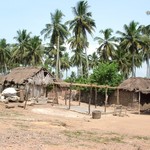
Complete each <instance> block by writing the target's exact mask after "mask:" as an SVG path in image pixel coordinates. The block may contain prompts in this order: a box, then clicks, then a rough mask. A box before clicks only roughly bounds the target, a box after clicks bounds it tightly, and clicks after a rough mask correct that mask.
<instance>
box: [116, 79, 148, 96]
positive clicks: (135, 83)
mask: <svg viewBox="0 0 150 150" xmlns="http://www.w3.org/2000/svg"><path fill="white" fill-rule="evenodd" d="M118 88H119V89H123V90H127V91H134V92H142V93H150V78H142V77H135V78H129V79H127V80H125V81H123V82H122V83H121V84H120V85H119V87H118Z"/></svg>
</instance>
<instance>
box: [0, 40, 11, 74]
mask: <svg viewBox="0 0 150 150" xmlns="http://www.w3.org/2000/svg"><path fill="white" fill-rule="evenodd" d="M10 57H11V56H10V47H9V44H7V42H6V39H1V40H0V62H1V66H0V69H1V71H2V73H4V74H5V73H7V65H8V62H9V60H10Z"/></svg>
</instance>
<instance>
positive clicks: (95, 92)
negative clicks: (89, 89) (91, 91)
mask: <svg viewBox="0 0 150 150" xmlns="http://www.w3.org/2000/svg"><path fill="white" fill-rule="evenodd" d="M96 107H97V88H96V87H95V108H96Z"/></svg>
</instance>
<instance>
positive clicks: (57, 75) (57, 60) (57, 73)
mask: <svg viewBox="0 0 150 150" xmlns="http://www.w3.org/2000/svg"><path fill="white" fill-rule="evenodd" d="M58 77H59V36H58V37H57V58H56V79H58Z"/></svg>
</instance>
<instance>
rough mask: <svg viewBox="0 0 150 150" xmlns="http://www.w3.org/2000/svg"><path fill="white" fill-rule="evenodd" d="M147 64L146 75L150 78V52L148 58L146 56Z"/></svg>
mask: <svg viewBox="0 0 150 150" xmlns="http://www.w3.org/2000/svg"><path fill="white" fill-rule="evenodd" d="M146 65H147V72H146V77H147V78H149V77H150V64H149V54H147V58H146Z"/></svg>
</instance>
